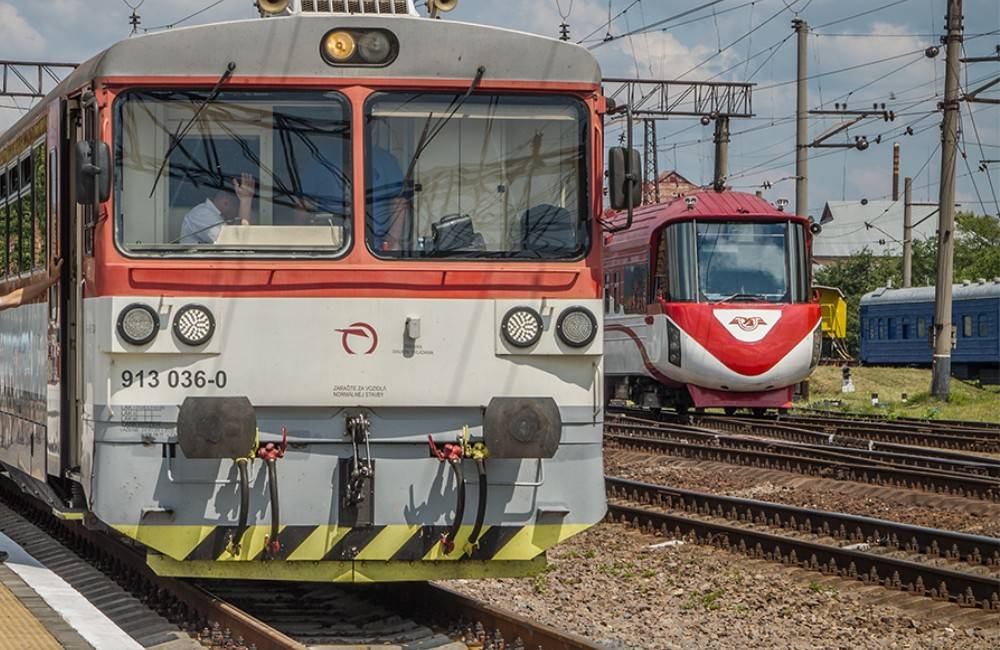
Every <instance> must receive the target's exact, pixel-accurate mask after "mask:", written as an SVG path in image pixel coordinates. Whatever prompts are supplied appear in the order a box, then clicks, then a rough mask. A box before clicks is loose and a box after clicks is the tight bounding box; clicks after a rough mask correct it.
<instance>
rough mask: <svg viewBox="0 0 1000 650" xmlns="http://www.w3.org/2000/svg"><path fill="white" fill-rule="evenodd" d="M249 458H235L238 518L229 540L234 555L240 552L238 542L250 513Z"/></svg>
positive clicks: (241, 538) (240, 539)
mask: <svg viewBox="0 0 1000 650" xmlns="http://www.w3.org/2000/svg"><path fill="white" fill-rule="evenodd" d="M249 463H250V460H249V459H247V458H237V459H236V470H237V472H238V473H239V479H240V519H239V523H238V524H237V526H236V535H235V537H233V538H232V539H231V540H230V544H231V545H232V552H233V554H234V555H239V553H240V542H241V541H242V540H243V533H245V532H246V530H247V516H248V515H249V513H250V477H249V475H248V471H247V465H248V464H249Z"/></svg>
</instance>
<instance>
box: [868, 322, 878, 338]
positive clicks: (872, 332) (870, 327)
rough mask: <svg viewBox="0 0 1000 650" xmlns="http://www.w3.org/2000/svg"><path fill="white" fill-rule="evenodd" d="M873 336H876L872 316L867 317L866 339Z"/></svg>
mask: <svg viewBox="0 0 1000 650" xmlns="http://www.w3.org/2000/svg"><path fill="white" fill-rule="evenodd" d="M875 336H876V332H875V319H874V318H869V319H868V340H872V339H874V338H875Z"/></svg>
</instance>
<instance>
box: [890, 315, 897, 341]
mask: <svg viewBox="0 0 1000 650" xmlns="http://www.w3.org/2000/svg"><path fill="white" fill-rule="evenodd" d="M889 338H890V339H894V338H896V319H895V318H890V319H889Z"/></svg>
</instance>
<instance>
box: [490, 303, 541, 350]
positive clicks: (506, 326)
mask: <svg viewBox="0 0 1000 650" xmlns="http://www.w3.org/2000/svg"><path fill="white" fill-rule="evenodd" d="M500 332H501V334H502V335H503V338H504V340H505V341H507V342H508V343H510V344H511V345H513V346H514V347H516V348H530V347H531V346H532V345H534V344H535V343H538V339H540V338H542V316H541V315H540V314H539V313H538V312H537V311H535V310H534V309H532V308H531V307H514V308H513V309H511V310H510V311H508V312H507V313H506V314H504V317H503V320H502V321H500Z"/></svg>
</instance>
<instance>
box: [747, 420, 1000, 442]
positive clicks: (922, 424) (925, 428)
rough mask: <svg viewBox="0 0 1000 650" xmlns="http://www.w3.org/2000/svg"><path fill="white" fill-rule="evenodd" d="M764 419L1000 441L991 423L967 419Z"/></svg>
mask: <svg viewBox="0 0 1000 650" xmlns="http://www.w3.org/2000/svg"><path fill="white" fill-rule="evenodd" d="M765 419H769V420H773V421H777V422H789V423H792V424H808V425H815V426H821V427H824V428H831V427H836V428H839V429H854V430H857V431H866V432H867V431H880V432H899V433H900V434H913V433H915V432H920V433H922V434H925V435H931V436H934V435H938V436H950V437H953V438H959V439H961V438H963V437H965V438H981V439H987V440H991V441H994V442H998V441H1000V430H998V429H994V428H992V427H989V426H979V425H978V423H974V422H967V423H964V424H947V425H941V424H940V423H938V422H935V421H932V420H926V421H919V420H906V421H902V422H900V421H898V420H889V419H885V420H867V419H862V418H852V417H847V418H841V417H837V416H836V415H799V414H792V413H789V414H779V415H775V416H769V417H768V416H765Z"/></svg>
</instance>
